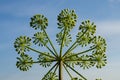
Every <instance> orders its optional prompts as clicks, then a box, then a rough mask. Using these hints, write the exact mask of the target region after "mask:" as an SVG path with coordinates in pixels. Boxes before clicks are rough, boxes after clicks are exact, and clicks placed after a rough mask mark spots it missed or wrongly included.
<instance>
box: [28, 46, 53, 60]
mask: <svg viewBox="0 0 120 80" xmlns="http://www.w3.org/2000/svg"><path fill="white" fill-rule="evenodd" d="M26 48H28V49H30V50H32V51H34V52H37V53H40V54H42V55H45V56H48V57H50V58H55V57H53V56H51V55H48V54H45V53H43V52H40V51H38V50H35V49H33V48H30V47H28V46H26Z"/></svg>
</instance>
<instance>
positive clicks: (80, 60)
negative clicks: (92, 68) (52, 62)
mask: <svg viewBox="0 0 120 80" xmlns="http://www.w3.org/2000/svg"><path fill="white" fill-rule="evenodd" d="M65 61H68V62H71V61H75V62H76V61H77V62H83V61H97V60H96V59H88V60H82V59H76V60H65Z"/></svg>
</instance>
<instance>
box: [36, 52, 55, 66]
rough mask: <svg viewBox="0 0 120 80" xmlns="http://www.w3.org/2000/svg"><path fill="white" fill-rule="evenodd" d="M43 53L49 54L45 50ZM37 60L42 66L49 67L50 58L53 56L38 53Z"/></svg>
mask: <svg viewBox="0 0 120 80" xmlns="http://www.w3.org/2000/svg"><path fill="white" fill-rule="evenodd" d="M44 53H45V54H47V55H50V54H49V53H47V52H44ZM38 60H39V61H40V63H39V64H40V65H41V66H43V67H50V66H51V64H52V60H53V58H51V57H49V56H45V55H42V54H40V55H39V57H38Z"/></svg>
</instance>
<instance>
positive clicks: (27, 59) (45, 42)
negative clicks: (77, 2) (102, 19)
mask: <svg viewBox="0 0 120 80" xmlns="http://www.w3.org/2000/svg"><path fill="white" fill-rule="evenodd" d="M57 21H58V23H57V24H58V29H59V30H60V32H59V33H57V34H56V41H57V43H58V45H59V46H60V47H58V48H59V51H57V50H56V47H55V45H53V43H52V41H51V40H50V37H49V36H48V33H47V32H46V29H47V26H48V19H47V18H46V17H45V16H44V15H42V14H37V15H34V16H33V17H32V18H31V21H30V27H31V28H33V29H35V30H36V31H38V32H36V33H35V34H34V35H33V37H32V38H30V37H27V36H20V37H18V38H17V39H16V40H15V42H14V47H15V49H16V51H17V52H18V54H19V55H20V56H19V57H17V63H16V66H17V68H19V69H20V70H22V71H27V70H29V69H30V68H31V67H32V65H33V64H36V63H38V64H39V65H40V66H42V67H44V68H48V67H50V70H49V71H48V72H47V73H46V75H44V77H43V78H42V80H63V77H64V76H63V75H62V74H63V72H62V71H63V68H64V70H65V71H66V72H67V73H68V75H69V77H70V79H71V80H88V79H87V78H86V77H84V76H83V75H82V74H81V73H79V72H78V71H77V70H76V69H75V67H74V66H79V67H80V68H83V69H89V68H91V67H94V66H95V67H96V68H102V67H103V66H105V65H106V64H107V61H106V60H107V59H106V54H105V52H106V41H105V39H104V38H103V37H101V36H96V35H95V33H96V25H95V24H94V22H91V21H90V20H86V21H83V22H81V24H80V26H79V29H78V33H77V34H76V39H75V41H73V42H72V36H71V33H70V32H71V30H72V29H73V28H74V27H75V26H76V22H77V15H76V13H75V11H74V10H69V9H63V10H62V11H61V12H60V14H59V15H58V17H57ZM32 45H37V46H39V47H45V48H47V49H48V51H45V52H42V51H39V50H37V49H34V47H32ZM65 47H67V50H66V51H64V53H63V48H65ZM78 47H80V48H79V50H77V51H78V52H74V51H75V50H76V48H78ZM81 48H83V49H85V50H83V51H81V50H80V49H81ZM86 48H87V49H86ZM29 51H33V52H36V53H38V58H37V61H36V60H33V58H32V57H31V56H30V55H29V54H27V52H29ZM70 70H71V71H73V72H74V73H76V74H77V75H78V76H72V74H71V72H70Z"/></svg>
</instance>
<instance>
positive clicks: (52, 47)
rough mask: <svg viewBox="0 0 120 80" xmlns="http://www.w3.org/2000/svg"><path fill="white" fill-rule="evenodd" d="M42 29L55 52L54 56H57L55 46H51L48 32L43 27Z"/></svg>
mask: <svg viewBox="0 0 120 80" xmlns="http://www.w3.org/2000/svg"><path fill="white" fill-rule="evenodd" d="M43 31H44V32H45V35H46V36H47V38H48V41H49V43H50V45H51V47H52V48H53V50H54V52H55V56H56V57H58V54H57V51H56V49H55V47H54V46H53V44H52V42H51V40H50V38H49V36H48V34H47V33H46V31H45V29H43Z"/></svg>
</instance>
